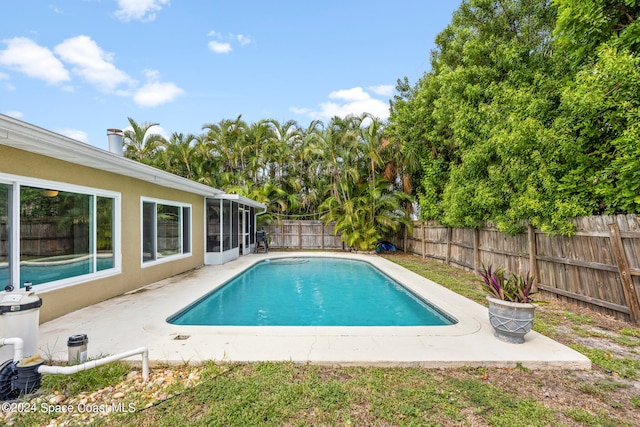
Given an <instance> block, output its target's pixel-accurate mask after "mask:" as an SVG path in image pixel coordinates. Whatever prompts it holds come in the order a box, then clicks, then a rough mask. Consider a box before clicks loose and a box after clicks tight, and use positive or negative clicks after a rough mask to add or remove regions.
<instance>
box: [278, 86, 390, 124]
mask: <svg viewBox="0 0 640 427" xmlns="http://www.w3.org/2000/svg"><path fill="white" fill-rule="evenodd" d="M329 99H331V100H332V101H328V102H322V103H320V105H319V108H317V109H309V108H298V107H291V108H290V109H289V110H290V111H291V112H293V113H295V114H300V115H305V116H308V117H310V118H312V119H318V120H331V119H332V118H333V117H335V116H338V117H346V116H349V115H356V116H360V115H362V114H363V113H369V114H371V115H373V116H375V117H377V118H379V119H382V120H386V119H387V118H388V117H389V104H388V102H387V101H386V100H385V101H383V100H381V99H377V98H373V97H372V96H371V95H370V94H369V93H368V92H366V91H364V90H363V89H362V88H361V87H354V88H351V89H341V90H337V91H334V92H331V93H330V94H329Z"/></svg>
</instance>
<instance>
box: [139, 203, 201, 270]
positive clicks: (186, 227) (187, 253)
mask: <svg viewBox="0 0 640 427" xmlns="http://www.w3.org/2000/svg"><path fill="white" fill-rule="evenodd" d="M145 203H151V204H153V205H154V207H155V209H153V212H154V215H153V224H152V237H153V248H154V254H153V258H152V259H149V260H145V258H144V245H145V233H144V219H145V218H144V205H145ZM158 205H164V206H172V207H176V208H178V211H179V213H180V220H179V222H178V228H177V229H178V232H179V234H180V236H179V242H180V252H179V253H176V254H171V255H167V256H162V257H158ZM185 209H188V212H189V217H188V224H185V223H184V214H185ZM185 231H188V235H187V236H186V238H185V236H184V232H185ZM185 243H186V246H188V247H187V248H185V247H184V246H185ZM192 245H193V205H192V204H191V203H184V202H177V201H175V200H166V199H158V198H155V197H145V196H143V197H140V266H141V267H142V268H146V267H151V266H154V265H158V264H163V263H165V262H171V261H176V260H179V259H184V258H189V257H191V256H192V255H193V247H192Z"/></svg>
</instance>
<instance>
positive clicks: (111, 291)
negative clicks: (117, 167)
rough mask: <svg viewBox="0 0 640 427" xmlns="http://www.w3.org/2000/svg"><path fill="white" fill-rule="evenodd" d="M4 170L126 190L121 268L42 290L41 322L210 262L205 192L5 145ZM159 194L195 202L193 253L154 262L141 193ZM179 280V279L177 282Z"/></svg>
mask: <svg viewBox="0 0 640 427" xmlns="http://www.w3.org/2000/svg"><path fill="white" fill-rule="evenodd" d="M0 173H4V174H10V175H16V176H21V177H28V178H35V179H43V180H49V181H55V182H59V183H65V184H72V185H80V186H84V187H92V188H96V189H100V190H107V191H113V192H118V193H120V194H121V212H120V214H121V216H120V218H121V227H120V231H121V233H120V234H121V235H120V241H121V242H122V243H121V256H122V259H121V262H122V264H121V265H122V269H121V273H120V274H115V275H111V276H109V277H105V278H100V279H94V280H89V281H86V282H82V283H78V284H74V285H69V286H66V287H62V288H58V289H52V290H48V291H47V290H44V291H38V289H37V287H34V289H35V290H36V293H37V295H38V296H39V297H41V298H42V307H41V309H40V322H46V321H48V320H51V319H54V318H56V317H59V316H62V315H64V314H66V313H69V312H71V311H74V310H77V309H80V308H83V307H86V306H88V305H91V304H95V303H97V302H100V301H103V300H106V299H108V298H112V297H115V296H117V295H121V294H123V293H126V292H129V291H132V290H134V289H136V288H139V287H141V286H144V285H147V284H149V283H152V282H154V281H158V280H161V279H164V278H167V277H170V276H173V275H176V274H178V273H182V272H185V271H188V270H191V269H193V268H197V267H200V266H202V265H203V263H204V248H205V244H204V230H205V223H204V212H205V208H204V202H205V197H204V196H202V195H197V194H193V193H189V192H187V191H181V190H175V189H172V188H168V187H164V186H160V185H155V184H152V183H150V182H146V181H142V180H138V179H135V178H130V177H126V176H122V175H118V174H115V173H110V172H106V171H102V170H98V169H93V168H90V167H85V166H80V165H77V164H74V163H71V162H65V161H62V160H57V159H54V158H50V157H46V156H42V155H37V154H33V153H31V152H28V151H23V150H20V149H16V148H12V147H9V146H5V145H0ZM143 197H144V198H154V199H159V200H168V201H173V202H179V203H185V204H190V205H191V233H192V234H191V254H190V255H185V256H181V257H175V259H171V260H166V261H165V262H162V263H155V264H153V265H145V266H143V265H142V253H141V233H142V230H141V205H142V204H141V200H142V199H141V198H143ZM176 286H179V284H176Z"/></svg>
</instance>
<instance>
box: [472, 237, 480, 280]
mask: <svg viewBox="0 0 640 427" xmlns="http://www.w3.org/2000/svg"><path fill="white" fill-rule="evenodd" d="M473 269H474V270H475V272H476V273H479V272H480V229H479V228H474V229H473Z"/></svg>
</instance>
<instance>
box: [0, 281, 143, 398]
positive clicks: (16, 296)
mask: <svg viewBox="0 0 640 427" xmlns="http://www.w3.org/2000/svg"><path fill="white" fill-rule="evenodd" d="M5 291H6V292H5V293H4V294H2V296H1V297H0V400H10V399H16V398H18V397H21V396H25V395H28V394H30V393H33V392H35V391H36V390H37V389H38V388H40V384H41V380H42V374H63V375H70V374H75V373H76V372H80V371H85V370H87V369H92V368H95V367H97V366H101V365H105V364H107V363H110V362H114V361H116V360H119V359H125V358H127V357H131V356H134V355H136V354H140V355H141V356H142V378H143V379H144V380H145V381H146V380H147V379H148V378H149V350H148V349H147V348H146V347H140V348H137V349H134V350H131V351H127V352H123V353H118V354H114V355H112V356H107V357H103V358H101V359H96V360H89V361H86V358H87V343H88V342H89V338H88V337H87V336H86V335H84V334H79V335H73V336H71V337H69V341H68V342H67V345H68V346H69V363H72V362H75V363H77V362H84V363H80V364H77V365H72V366H48V365H44V364H43V363H44V360H43V359H42V357H41V356H40V355H39V354H38V353H37V347H38V345H37V337H38V325H39V320H40V307H41V306H42V300H41V299H40V298H39V297H37V296H35V293H34V292H32V291H31V284H30V283H25V287H24V290H19V291H14V289H13V286H11V285H8V286H7V287H6V288H5ZM3 337H6V338H3ZM11 347H13V351H11ZM25 355H26V357H25Z"/></svg>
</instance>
